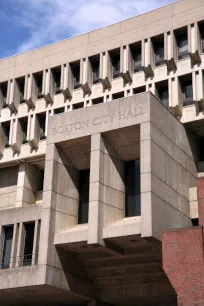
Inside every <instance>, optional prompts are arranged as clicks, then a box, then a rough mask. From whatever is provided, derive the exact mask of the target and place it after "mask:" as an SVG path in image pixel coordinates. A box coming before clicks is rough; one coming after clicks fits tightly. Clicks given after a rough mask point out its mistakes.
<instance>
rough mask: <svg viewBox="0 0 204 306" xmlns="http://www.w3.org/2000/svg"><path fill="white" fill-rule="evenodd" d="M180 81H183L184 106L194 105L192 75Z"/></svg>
mask: <svg viewBox="0 0 204 306" xmlns="http://www.w3.org/2000/svg"><path fill="white" fill-rule="evenodd" d="M180 82H181V88H182V95H183V106H188V105H192V104H193V103H194V102H193V84H192V75H189V76H185V77H183V78H181V79H180Z"/></svg>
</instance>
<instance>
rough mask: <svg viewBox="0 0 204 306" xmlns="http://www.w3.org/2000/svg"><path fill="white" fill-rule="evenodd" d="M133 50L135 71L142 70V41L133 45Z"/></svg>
mask: <svg viewBox="0 0 204 306" xmlns="http://www.w3.org/2000/svg"><path fill="white" fill-rule="evenodd" d="M131 52H132V57H133V67H134V72H139V71H142V70H143V69H142V48H141V43H140V44H135V45H132V46H131Z"/></svg>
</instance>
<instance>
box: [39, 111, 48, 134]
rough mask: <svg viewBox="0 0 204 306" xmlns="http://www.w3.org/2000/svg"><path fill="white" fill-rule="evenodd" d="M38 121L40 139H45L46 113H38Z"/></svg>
mask: <svg viewBox="0 0 204 306" xmlns="http://www.w3.org/2000/svg"><path fill="white" fill-rule="evenodd" d="M38 122H39V125H40V140H44V139H46V135H45V127H46V113H41V114H38Z"/></svg>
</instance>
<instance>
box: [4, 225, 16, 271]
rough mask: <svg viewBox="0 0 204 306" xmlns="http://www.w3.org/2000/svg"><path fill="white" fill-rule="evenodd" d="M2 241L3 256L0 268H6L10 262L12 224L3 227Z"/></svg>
mask: <svg viewBox="0 0 204 306" xmlns="http://www.w3.org/2000/svg"><path fill="white" fill-rule="evenodd" d="M3 232H4V243H3V257H2V260H1V268H2V269H8V268H9V267H10V262H11V249H12V240H13V225H11V226H5V227H3Z"/></svg>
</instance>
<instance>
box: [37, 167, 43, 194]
mask: <svg viewBox="0 0 204 306" xmlns="http://www.w3.org/2000/svg"><path fill="white" fill-rule="evenodd" d="M43 184H44V169H41V170H40V179H39V188H38V190H37V191H42V190H43Z"/></svg>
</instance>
